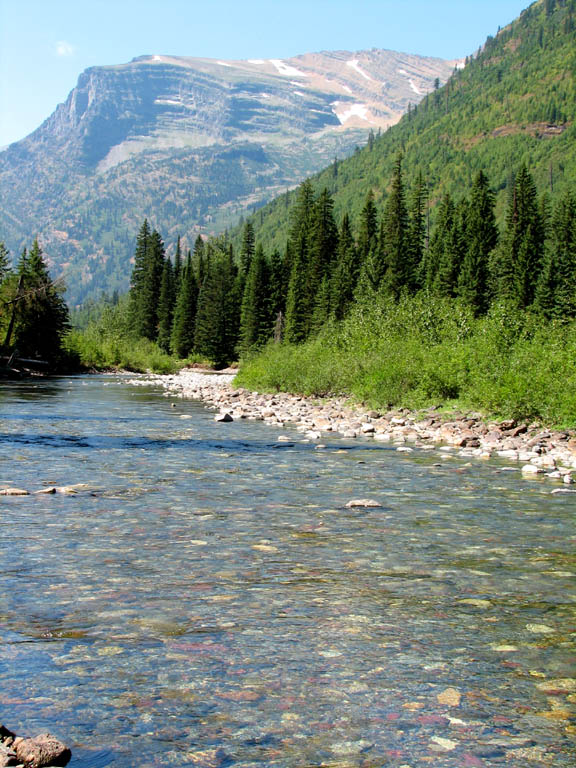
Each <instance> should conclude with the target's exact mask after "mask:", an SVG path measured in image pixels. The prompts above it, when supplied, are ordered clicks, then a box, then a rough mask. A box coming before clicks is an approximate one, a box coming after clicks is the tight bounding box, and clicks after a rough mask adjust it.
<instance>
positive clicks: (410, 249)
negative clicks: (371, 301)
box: [406, 172, 428, 293]
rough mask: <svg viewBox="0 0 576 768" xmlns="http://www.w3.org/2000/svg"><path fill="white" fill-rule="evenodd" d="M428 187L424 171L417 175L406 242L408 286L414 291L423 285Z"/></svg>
mask: <svg viewBox="0 0 576 768" xmlns="http://www.w3.org/2000/svg"><path fill="white" fill-rule="evenodd" d="M427 204H428V188H427V185H426V182H425V181H424V177H423V176H422V173H421V172H419V173H418V176H417V177H416V183H415V185H414V190H413V192H412V199H411V204H410V212H409V223H408V233H407V238H406V239H407V242H406V287H407V289H408V290H409V291H410V292H411V293H414V292H415V291H416V290H417V289H418V288H420V287H421V265H422V262H423V261H424V244H425V241H426V206H427Z"/></svg>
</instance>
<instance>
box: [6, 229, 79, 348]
mask: <svg viewBox="0 0 576 768" xmlns="http://www.w3.org/2000/svg"><path fill="white" fill-rule="evenodd" d="M18 275H19V277H20V278H21V282H20V286H21V290H20V292H19V295H20V297H21V298H20V299H19V300H17V303H16V307H15V317H16V325H15V334H14V337H15V344H14V345H15V347H16V348H17V349H18V352H19V354H20V355H22V356H23V357H35V358H39V359H42V360H49V361H54V360H57V359H58V358H59V357H60V355H61V351H62V349H61V347H62V338H63V336H64V334H65V332H66V331H67V330H68V328H69V319H68V307H67V306H66V304H65V302H64V300H63V298H62V296H61V290H60V289H59V288H58V287H57V286H56V284H55V283H54V282H53V281H52V279H51V278H50V274H49V272H48V268H47V266H46V263H45V261H44V259H43V256H42V249H41V248H40V245H39V244H38V240H34V243H33V245H32V248H31V249H30V252H29V253H28V252H27V251H26V249H25V250H24V252H23V253H22V257H21V259H20V262H19V264H18ZM15 298H17V297H15Z"/></svg>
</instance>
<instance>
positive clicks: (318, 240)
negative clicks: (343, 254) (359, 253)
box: [308, 189, 338, 306]
mask: <svg viewBox="0 0 576 768" xmlns="http://www.w3.org/2000/svg"><path fill="white" fill-rule="evenodd" d="M337 248H338V228H337V226H336V222H335V221H334V201H333V199H332V196H331V195H330V193H329V192H328V190H327V189H324V190H323V191H322V192H321V193H320V195H319V196H318V199H317V200H316V202H315V203H314V208H313V211H312V217H311V222H310V265H309V272H308V290H309V294H310V295H309V304H310V305H311V306H313V305H314V302H315V299H316V294H317V292H318V290H319V288H320V285H321V283H322V282H323V280H324V278H325V276H326V275H328V274H329V273H330V271H331V267H332V265H333V263H334V261H335V258H336V251H337Z"/></svg>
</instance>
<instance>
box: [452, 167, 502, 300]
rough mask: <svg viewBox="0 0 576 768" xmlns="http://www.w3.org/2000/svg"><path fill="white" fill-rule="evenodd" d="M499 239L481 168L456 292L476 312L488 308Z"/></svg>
mask: <svg viewBox="0 0 576 768" xmlns="http://www.w3.org/2000/svg"><path fill="white" fill-rule="evenodd" d="M497 243H498V228H497V226H496V217H495V215H494V193H493V192H492V190H491V189H490V187H489V185H488V179H487V177H486V176H485V175H484V173H483V172H482V171H480V172H479V173H478V175H477V177H476V179H475V181H474V184H473V186H472V191H471V195H470V204H469V206H468V211H467V217H466V223H465V230H464V254H463V258H462V266H461V269H460V275H459V278H458V295H459V296H461V297H462V298H463V299H464V301H465V302H466V303H467V304H469V305H471V306H472V307H473V308H474V311H475V312H476V313H477V314H479V313H482V312H485V311H486V310H487V309H488V303H489V264H490V254H491V253H492V251H493V250H494V248H495V247H496V245H497Z"/></svg>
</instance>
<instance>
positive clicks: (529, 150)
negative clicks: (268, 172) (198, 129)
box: [253, 0, 576, 249]
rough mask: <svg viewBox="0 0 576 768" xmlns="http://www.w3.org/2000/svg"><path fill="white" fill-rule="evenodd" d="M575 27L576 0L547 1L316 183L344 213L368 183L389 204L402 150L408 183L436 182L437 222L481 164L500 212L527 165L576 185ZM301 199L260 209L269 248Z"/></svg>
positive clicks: (553, 180) (353, 208) (354, 208)
mask: <svg viewBox="0 0 576 768" xmlns="http://www.w3.org/2000/svg"><path fill="white" fill-rule="evenodd" d="M575 30H576V2H575V0H538V2H535V3H533V4H532V5H531V6H530V7H529V8H527V9H526V10H525V11H523V13H522V14H521V15H520V17H519V18H518V19H516V20H515V21H514V22H512V23H511V24H510V25H508V26H507V27H505V28H503V29H501V30H499V31H498V32H497V34H496V35H495V36H493V37H492V36H491V37H489V38H488V39H487V40H486V42H485V44H484V45H483V46H482V47H481V48H480V49H479V50H478V52H477V53H476V54H475V55H474V56H471V57H468V58H467V60H466V66H465V67H464V68H459V69H457V70H456V71H455V72H454V74H453V75H452V76H451V77H450V79H449V80H448V82H447V83H446V84H445V85H444V86H443V87H442V88H439V89H438V90H436V91H434V92H433V93H432V94H429V95H427V96H426V97H425V98H424V99H423V100H422V101H421V102H420V103H419V104H418V105H417V107H414V108H413V109H411V110H410V112H409V113H408V114H406V115H405V116H404V117H403V118H402V119H401V121H400V122H399V123H398V124H397V125H394V126H393V127H392V128H391V129H390V130H389V131H387V132H385V133H383V134H382V136H381V137H379V138H377V139H376V140H375V141H374V142H373V145H372V146H371V147H366V148H364V149H362V151H360V152H358V153H355V154H354V155H353V156H352V157H350V158H348V159H346V160H344V161H342V162H341V163H338V164H337V165H332V166H331V167H328V168H326V169H325V170H324V171H323V172H321V173H319V174H317V175H316V176H314V177H313V178H312V183H313V186H314V187H315V188H316V190H318V191H320V190H321V189H323V188H324V187H326V188H328V190H329V191H330V192H331V193H332V194H333V196H334V200H335V212H336V214H337V217H340V216H341V215H342V214H343V212H344V211H347V212H348V213H349V214H350V215H351V216H352V218H354V216H357V215H358V213H359V211H360V210H361V208H362V206H363V205H364V202H365V199H366V194H367V193H368V191H369V190H372V191H373V193H374V197H375V201H376V203H377V205H379V207H380V208H381V207H382V205H383V203H384V201H385V199H386V197H387V195H388V190H389V185H390V179H391V177H392V171H393V165H394V161H395V158H396V157H397V155H398V152H401V153H402V154H403V168H404V175H405V179H406V181H407V182H408V185H410V182H411V181H414V180H415V179H416V177H417V175H418V173H419V172H421V173H422V175H423V178H424V180H425V181H426V183H427V185H428V190H429V208H430V218H431V220H432V223H433V221H434V214H435V210H436V208H437V204H438V202H439V200H440V199H441V197H442V195H443V194H444V193H445V192H449V193H450V194H452V195H453V196H454V197H455V198H456V199H458V198H461V197H463V196H465V195H467V194H468V192H469V190H470V188H471V185H472V181H473V179H474V177H475V176H476V174H477V173H478V171H479V170H480V169H482V170H484V172H485V173H486V175H487V176H488V179H489V181H490V184H491V186H492V188H493V189H494V191H495V192H496V194H497V204H498V208H497V212H498V215H499V218H500V219H501V218H502V215H503V212H504V208H505V204H506V199H507V195H508V193H509V189H510V182H511V180H512V178H513V176H514V174H515V173H516V171H518V169H519V168H520V167H521V166H522V165H523V164H525V165H526V166H527V168H528V170H529V171H530V172H531V173H532V175H533V176H534V178H535V180H536V183H537V185H538V188H539V190H540V191H541V192H544V191H548V195H549V197H550V198H551V199H553V198H554V197H556V196H558V195H562V194H564V192H566V191H567V189H568V188H572V189H574V183H575V180H576V76H575V73H576V32H575ZM293 199H294V193H288V194H287V195H282V196H281V197H280V198H278V199H277V200H275V201H273V202H272V203H270V204H269V205H267V206H266V207H264V208H262V209H260V210H259V211H258V212H257V213H256V214H255V215H254V216H253V223H254V227H255V230H256V234H257V237H258V239H259V240H260V241H261V242H262V244H263V245H264V246H265V247H266V248H268V249H269V248H272V247H279V248H281V249H282V248H283V247H284V244H285V240H286V233H287V230H288V226H289V216H290V208H291V202H292V200H293Z"/></svg>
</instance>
